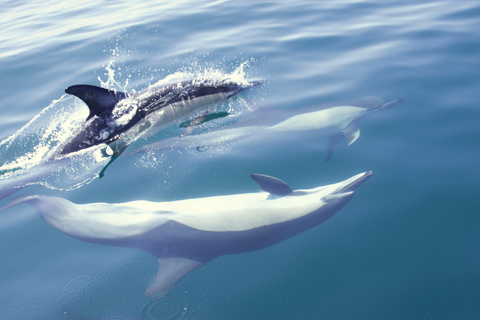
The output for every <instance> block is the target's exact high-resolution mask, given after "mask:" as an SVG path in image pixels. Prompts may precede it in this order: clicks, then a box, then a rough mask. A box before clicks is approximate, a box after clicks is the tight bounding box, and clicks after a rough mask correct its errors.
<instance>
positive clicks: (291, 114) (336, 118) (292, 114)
mask: <svg viewBox="0 0 480 320" xmlns="http://www.w3.org/2000/svg"><path fill="white" fill-rule="evenodd" d="M401 102H403V99H397V100H393V101H390V102H387V103H385V102H384V101H383V100H382V99H380V98H378V97H365V98H360V99H356V100H352V101H342V102H337V103H331V104H326V105H322V106H318V107H310V108H304V109H298V110H276V109H272V108H259V109H257V110H254V111H252V112H251V114H248V115H246V117H245V118H246V119H244V120H243V121H241V122H239V123H238V124H236V125H232V126H230V127H227V128H224V129H220V130H212V131H210V132H206V133H203V134H198V135H190V136H186V137H180V138H170V139H166V140H162V141H159V142H157V143H155V144H153V145H149V146H146V147H143V148H141V149H139V150H138V151H137V152H149V151H151V150H165V149H173V148H177V149H180V148H185V149H189V148H197V149H198V150H199V151H203V150H208V148H209V147H211V146H216V145H221V144H225V143H229V142H232V141H238V140H241V139H244V138H249V139H254V140H255V139H261V138H264V137H267V138H277V137H278V135H279V134H282V133H286V134H291V133H294V132H306V131H311V132H315V134H316V135H317V136H327V137H329V142H328V146H327V149H328V155H327V158H326V160H325V162H327V161H328V160H329V159H330V158H331V157H332V155H333V150H334V147H335V146H336V145H337V144H338V143H339V142H340V141H342V140H343V139H346V140H347V144H348V145H351V144H352V143H354V142H355V141H356V140H357V139H358V137H359V136H360V130H359V129H358V123H359V121H360V120H361V119H363V118H364V117H366V116H368V115H370V114H372V113H375V112H377V111H380V110H384V109H386V108H390V107H392V106H395V105H397V104H399V103H401ZM283 138H284V137H282V139H278V138H277V139H275V140H276V141H282V142H283V141H284V139H283ZM272 140H273V139H272Z"/></svg>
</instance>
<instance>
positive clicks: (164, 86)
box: [0, 63, 259, 199]
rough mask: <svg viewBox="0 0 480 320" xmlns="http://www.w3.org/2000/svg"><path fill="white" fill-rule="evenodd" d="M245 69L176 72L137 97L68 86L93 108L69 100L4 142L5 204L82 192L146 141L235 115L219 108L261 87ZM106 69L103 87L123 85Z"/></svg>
mask: <svg viewBox="0 0 480 320" xmlns="http://www.w3.org/2000/svg"><path fill="white" fill-rule="evenodd" d="M244 67H245V63H244V64H241V65H240V66H239V67H238V68H237V69H236V70H235V71H234V72H232V73H229V74H227V73H223V72H221V71H219V70H216V69H206V70H203V71H201V72H176V73H174V74H171V75H169V76H167V77H165V78H164V79H162V80H160V81H158V82H156V83H155V84H153V85H150V86H149V87H148V88H147V89H145V90H142V91H140V92H138V93H136V92H132V93H121V92H118V91H114V90H109V89H104V88H101V87H94V86H85V85H80V86H73V87H69V88H67V90H66V92H67V93H71V94H72V95H75V96H77V97H79V98H81V99H82V100H83V101H84V102H85V103H86V104H87V106H88V109H87V108H85V105H84V104H83V103H81V102H80V101H79V100H78V99H75V98H74V97H72V96H66V95H63V96H62V97H61V98H60V99H58V100H55V101H52V103H51V104H50V105H49V106H48V107H47V108H45V109H44V110H43V111H42V112H41V113H40V114H39V115H37V116H36V117H35V118H34V119H32V120H31V121H30V122H29V123H28V124H27V125H25V126H24V127H23V128H21V129H20V130H19V131H17V132H16V133H15V134H14V135H12V136H11V137H9V138H7V139H5V140H4V141H2V142H0V154H1V156H0V157H1V159H0V188H1V189H0V199H3V198H5V197H7V196H9V195H10V194H12V193H14V192H16V191H18V190H20V189H21V188H23V187H25V186H28V185H30V184H42V185H44V186H46V187H48V188H52V189H61V190H70V189H74V188H79V187H81V186H83V185H84V184H86V183H89V182H91V181H92V180H93V179H95V178H96V177H98V176H99V175H100V177H101V176H102V175H103V172H104V170H105V168H106V167H107V166H108V165H109V164H110V163H111V162H112V161H113V160H114V159H115V158H116V157H117V156H118V155H119V154H121V153H122V152H123V151H124V150H125V148H126V147H128V146H129V145H130V144H131V143H132V142H134V141H135V140H137V139H139V138H147V137H150V136H153V135H155V134H156V133H158V132H159V131H162V130H165V129H167V128H169V127H172V126H173V127H176V126H177V125H180V124H182V125H183V129H182V130H183V134H184V135H185V134H187V135H188V134H190V132H193V131H195V127H196V126H197V125H198V124H200V123H203V122H206V121H210V120H215V119H217V118H221V117H225V116H226V115H228V114H230V113H232V114H233V113H234V112H231V110H230V109H231V108H230V107H229V108H228V109H227V110H226V111H225V110H223V111H220V112H219V111H218V108H217V106H216V104H217V102H221V101H223V100H225V99H228V98H230V97H232V96H233V95H236V94H237V93H239V92H242V91H245V90H247V89H250V88H252V87H254V86H256V85H258V84H259V83H258V82H257V83H248V82H247V81H246V79H245V73H244ZM106 69H107V71H108V76H109V79H108V80H107V82H102V85H104V86H106V87H108V86H112V87H117V88H118V87H119V83H118V82H117V81H115V80H114V74H115V72H114V71H113V69H112V65H111V64H109V65H108V66H107V68H106ZM127 85H128V81H127V82H126V84H125V86H124V87H126V86H127ZM85 119H87V121H85ZM211 122H212V123H213V122H215V121H211Z"/></svg>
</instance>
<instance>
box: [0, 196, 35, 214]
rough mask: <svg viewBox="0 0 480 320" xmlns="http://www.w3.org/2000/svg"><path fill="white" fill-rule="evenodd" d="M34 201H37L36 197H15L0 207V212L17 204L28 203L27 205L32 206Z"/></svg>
mask: <svg viewBox="0 0 480 320" xmlns="http://www.w3.org/2000/svg"><path fill="white" fill-rule="evenodd" d="M36 200H38V196H20V197H15V198H12V199H11V200H10V202H9V203H8V204H7V205H5V206H3V207H1V208H0V211H3V210H5V209H8V208H10V207H13V206H16V205H17V204H20V203H28V204H30V205H32V206H33V204H34V203H35V202H36Z"/></svg>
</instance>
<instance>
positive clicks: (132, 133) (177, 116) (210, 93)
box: [56, 78, 261, 156]
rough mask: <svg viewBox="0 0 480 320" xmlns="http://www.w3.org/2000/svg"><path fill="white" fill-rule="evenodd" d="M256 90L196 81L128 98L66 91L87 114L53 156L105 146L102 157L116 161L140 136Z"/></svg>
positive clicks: (83, 88) (88, 89)
mask: <svg viewBox="0 0 480 320" xmlns="http://www.w3.org/2000/svg"><path fill="white" fill-rule="evenodd" d="M260 84H261V82H260V81H255V82H251V83H248V82H237V81H233V80H231V79H212V78H199V79H191V80H185V81H180V82H172V83H169V84H166V85H160V86H154V87H152V88H148V89H146V90H143V91H140V92H138V93H134V94H127V93H124V92H119V91H114V90H109V89H104V88H100V87H97V86H92V85H74V86H71V87H68V88H67V89H65V92H66V93H68V94H71V95H74V96H76V97H78V98H80V99H82V100H83V101H84V102H85V103H86V104H87V106H88V108H89V110H90V113H89V115H88V117H87V119H86V122H85V123H84V125H83V126H82V127H81V128H79V130H77V132H76V133H74V135H73V137H72V138H71V139H69V140H68V141H66V142H65V143H64V144H63V145H61V146H60V147H59V148H58V151H57V152H56V155H65V154H69V153H72V152H76V151H79V150H82V149H86V148H89V147H92V146H95V145H99V144H102V143H105V144H107V146H108V147H107V149H106V150H105V152H106V154H107V155H111V156H118V155H119V154H120V153H122V152H123V151H124V150H125V149H126V147H127V146H128V145H129V144H130V143H131V142H133V141H134V140H135V139H137V138H139V137H140V136H148V135H153V134H155V133H157V132H158V131H161V130H163V129H165V128H166V127H167V126H170V125H171V124H172V122H173V121H176V120H178V121H185V120H187V119H189V118H192V116H194V115H195V113H196V112H199V111H201V110H204V107H206V106H209V105H211V104H214V103H217V102H219V101H221V100H224V99H228V98H230V97H232V96H234V95H236V94H238V93H240V92H243V91H245V90H248V89H250V88H253V87H255V86H258V85H260ZM204 116H205V115H204V114H203V115H202V117H204Z"/></svg>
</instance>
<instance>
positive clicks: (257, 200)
mask: <svg viewBox="0 0 480 320" xmlns="http://www.w3.org/2000/svg"><path fill="white" fill-rule="evenodd" d="M371 175H372V172H364V173H361V174H357V175H355V176H353V177H351V178H349V179H346V180H344V181H341V182H338V183H335V184H331V185H327V186H320V187H316V188H313V189H305V190H295V191H292V189H291V188H290V187H289V186H288V185H287V184H286V183H285V182H283V181H282V180H279V179H277V178H273V177H269V176H266V175H260V174H253V175H252V178H253V179H254V180H255V181H256V182H257V183H258V184H259V185H260V187H261V189H262V190H263V191H261V192H257V193H246V194H236V195H226V196H213V197H206V198H198V199H187V200H178V201H171V202H149V201H133V202H126V203H119V204H110V203H91V204H83V205H79V204H74V203H72V202H70V201H67V200H65V199H63V198H57V197H48V196H38V195H37V196H24V197H19V198H16V199H14V200H12V202H11V203H10V204H9V205H8V206H7V207H9V206H12V205H15V204H18V203H23V202H26V203H28V204H30V205H32V206H33V207H34V208H35V209H36V211H37V212H38V213H39V215H40V216H41V217H42V218H43V219H44V220H45V221H46V222H47V223H48V224H50V225H51V226H52V227H54V228H55V229H57V230H59V231H61V232H63V233H66V234H68V235H70V236H72V237H74V238H77V239H79V240H83V241H87V242H91V243H96V244H104V245H111V246H120V247H129V248H137V249H140V250H143V251H146V252H149V253H151V254H153V255H155V256H156V257H158V260H159V263H160V267H159V270H158V273H157V275H156V276H155V277H154V279H153V280H152V282H151V284H150V286H149V287H148V288H147V290H146V292H145V294H146V295H148V296H157V295H159V294H163V293H165V292H166V291H167V290H168V289H169V288H170V287H171V286H172V285H174V284H175V283H176V282H178V281H180V280H181V279H182V278H183V277H185V276H186V275H187V274H188V273H190V272H192V271H193V270H195V269H196V268H198V267H200V266H202V265H204V264H205V263H207V262H208V261H210V260H212V259H215V258H216V257H219V256H222V255H227V254H237V253H242V252H248V251H254V250H259V249H263V248H266V247H269V246H271V245H273V244H275V243H278V242H281V241H284V240H286V239H288V238H290V237H293V236H295V235H297V234H299V233H301V232H303V231H305V230H308V229H310V228H313V227H314V226H316V225H318V224H320V223H322V222H324V221H326V220H327V219H329V218H330V217H332V216H333V215H334V214H335V213H336V212H337V211H338V210H340V209H341V208H342V207H343V206H345V205H346V204H347V203H348V202H349V201H350V200H351V199H352V197H353V195H354V193H355V190H356V188H357V187H358V186H360V185H361V184H362V183H364V182H365V181H366V180H367V179H368V178H369V177H370V176H371ZM4 208H5V207H4Z"/></svg>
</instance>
